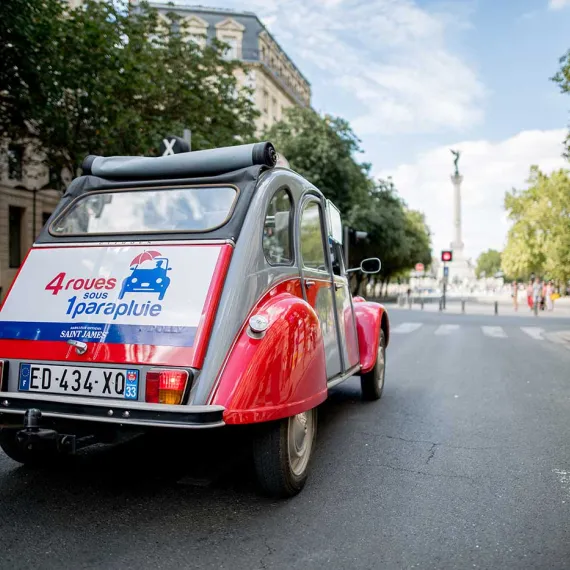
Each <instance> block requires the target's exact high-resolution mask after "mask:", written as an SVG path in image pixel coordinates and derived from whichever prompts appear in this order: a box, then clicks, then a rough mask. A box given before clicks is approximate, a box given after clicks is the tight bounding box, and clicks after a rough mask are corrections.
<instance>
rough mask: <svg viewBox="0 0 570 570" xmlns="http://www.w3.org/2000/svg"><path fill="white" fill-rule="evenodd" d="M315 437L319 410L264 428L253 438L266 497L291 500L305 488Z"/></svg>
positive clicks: (258, 473) (256, 460)
mask: <svg viewBox="0 0 570 570" xmlns="http://www.w3.org/2000/svg"><path fill="white" fill-rule="evenodd" d="M316 435H317V410H316V408H313V409H312V410H309V411H307V412H302V413H300V414H297V415H296V416H292V417H290V418H285V419H283V420H279V421H276V422H271V423H270V424H267V425H266V426H263V429H262V431H261V433H259V434H258V435H257V436H256V437H255V439H254V444H253V460H254V466H255V472H256V475H257V480H258V482H259V484H260V486H261V488H262V490H263V491H264V493H265V494H267V495H269V496H272V497H281V498H285V497H292V496H294V495H296V494H297V493H298V492H299V491H300V490H301V489H302V488H303V487H304V486H305V482H306V481H307V476H308V473H309V464H310V460H311V456H312V453H313V449H314V447H315V439H316Z"/></svg>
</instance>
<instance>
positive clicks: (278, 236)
mask: <svg viewBox="0 0 570 570" xmlns="http://www.w3.org/2000/svg"><path fill="white" fill-rule="evenodd" d="M262 245H263V253H265V257H266V258H267V261H268V262H269V263H270V264H271V265H289V264H290V263H291V261H292V260H293V256H292V253H291V197H290V196H289V192H288V191H287V190H285V188H283V189H282V190H278V191H277V192H276V193H275V194H274V196H273V198H271V202H269V207H268V208H267V214H265V224H264V225H263V243H262Z"/></svg>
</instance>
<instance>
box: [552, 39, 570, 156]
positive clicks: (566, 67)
mask: <svg viewBox="0 0 570 570" xmlns="http://www.w3.org/2000/svg"><path fill="white" fill-rule="evenodd" d="M551 79H552V81H554V82H555V83H558V86H559V87H560V91H562V93H566V94H568V93H570V50H568V51H567V52H566V53H565V54H564V55H563V56H562V57H561V58H560V69H559V70H558V72H557V73H556V74H555V75H554V77H552V78H551ZM565 156H566V158H570V134H569V135H568V136H567V137H566V154H565Z"/></svg>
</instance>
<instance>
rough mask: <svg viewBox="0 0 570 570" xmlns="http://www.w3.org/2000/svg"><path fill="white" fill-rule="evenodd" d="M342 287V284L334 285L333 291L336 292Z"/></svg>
mask: <svg viewBox="0 0 570 570" xmlns="http://www.w3.org/2000/svg"><path fill="white" fill-rule="evenodd" d="M343 287H344V285H343V284H342V283H336V282H335V284H334V290H335V291H338V290H339V289H342V288H343Z"/></svg>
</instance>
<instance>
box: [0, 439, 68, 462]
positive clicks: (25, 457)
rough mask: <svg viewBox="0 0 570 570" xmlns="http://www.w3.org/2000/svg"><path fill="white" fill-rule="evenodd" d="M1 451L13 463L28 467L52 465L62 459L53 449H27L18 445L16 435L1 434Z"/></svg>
mask: <svg viewBox="0 0 570 570" xmlns="http://www.w3.org/2000/svg"><path fill="white" fill-rule="evenodd" d="M0 447H1V448H2V451H3V452H4V453H5V454H6V455H7V456H8V457H9V458H10V459H13V460H14V461H17V462H18V463H23V464H24V465H27V466H30V467H44V466H48V465H54V464H55V463H57V462H58V461H61V459H62V458H63V457H64V455H62V454H61V453H59V452H58V451H57V449H55V447H54V448H53V449H45V448H31V449H30V448H28V447H24V446H22V445H20V444H19V443H18V441H17V440H16V434H3V435H2V437H1V438H0Z"/></svg>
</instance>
